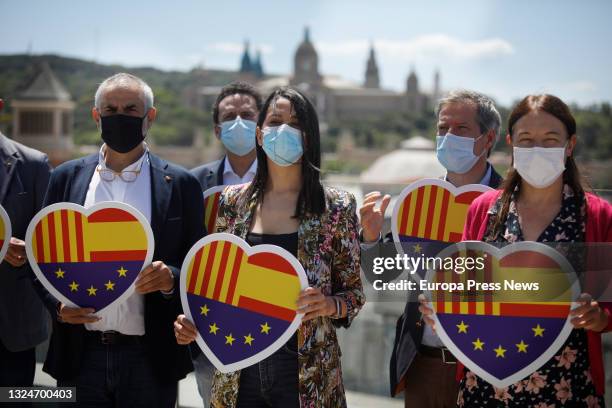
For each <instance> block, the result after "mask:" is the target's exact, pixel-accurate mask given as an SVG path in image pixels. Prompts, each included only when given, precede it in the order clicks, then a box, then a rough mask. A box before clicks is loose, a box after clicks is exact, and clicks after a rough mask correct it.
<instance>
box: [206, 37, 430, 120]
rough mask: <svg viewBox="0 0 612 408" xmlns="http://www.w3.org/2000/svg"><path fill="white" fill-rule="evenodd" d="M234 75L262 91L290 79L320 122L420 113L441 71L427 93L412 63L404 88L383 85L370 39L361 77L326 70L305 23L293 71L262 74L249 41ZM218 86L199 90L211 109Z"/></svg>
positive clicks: (424, 107)
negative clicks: (357, 80) (350, 78)
mask: <svg viewBox="0 0 612 408" xmlns="http://www.w3.org/2000/svg"><path fill="white" fill-rule="evenodd" d="M238 77H239V78H240V79H242V80H245V81H248V82H251V83H253V84H254V85H255V86H257V87H258V88H259V89H260V91H261V92H262V93H263V94H264V95H266V94H268V93H269V92H271V91H272V90H273V89H274V88H276V87H279V86H286V85H291V86H294V87H296V88H298V89H300V90H301V91H303V92H305V93H306V94H307V95H308V96H309V97H310V99H311V101H312V102H313V103H314V105H315V106H316V108H317V112H318V114H319V119H320V120H321V121H323V122H332V121H337V120H340V121H342V120H353V119H362V118H366V117H376V116H380V115H385V114H393V113H418V112H420V111H422V110H424V109H429V108H431V106H432V105H433V102H434V101H435V100H436V99H437V98H438V97H439V95H440V74H439V72H436V73H435V74H434V83H433V87H432V91H431V92H430V93H426V92H424V91H423V90H422V89H421V87H420V85H419V79H418V77H417V74H416V72H415V69H414V67H412V69H411V71H410V73H409V75H408V77H407V79H406V87H405V90H404V91H402V92H398V91H394V90H389V89H384V88H382V87H381V78H380V73H379V68H378V62H377V60H376V51H375V49H374V45H372V46H371V47H370V51H369V55H368V58H367V61H366V66H365V75H364V81H363V83H362V84H359V83H354V82H351V81H348V80H346V79H343V78H342V77H340V76H337V75H324V74H322V73H321V72H320V70H319V54H318V53H317V50H316V48H315V46H314V44H313V42H312V41H311V36H310V30H309V29H308V28H305V30H304V38H303V39H302V41H301V42H300V44H299V45H298V47H297V49H296V51H295V54H294V58H293V72H292V73H290V74H288V75H265V73H264V71H263V68H262V61H261V56H260V54H258V57H257V58H256V59H253V58H251V56H250V50H249V44H248V42H247V43H245V50H244V53H243V54H242V56H241V60H240V70H239V75H238ZM220 89H221V88H220V87H214V86H213V87H210V86H209V87H203V88H201V89H200V90H199V97H198V101H199V106H200V107H201V108H202V109H205V110H210V108H211V106H212V103H213V102H214V100H215V98H216V95H217V94H218V92H219V91H220Z"/></svg>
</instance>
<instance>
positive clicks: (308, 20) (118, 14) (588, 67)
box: [0, 0, 612, 105]
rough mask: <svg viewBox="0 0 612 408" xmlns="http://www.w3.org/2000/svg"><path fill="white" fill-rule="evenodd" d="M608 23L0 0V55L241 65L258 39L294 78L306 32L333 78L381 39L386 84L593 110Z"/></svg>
mask: <svg viewBox="0 0 612 408" xmlns="http://www.w3.org/2000/svg"><path fill="white" fill-rule="evenodd" d="M610 16H612V2H611V1H607V0H589V1H582V2H578V1H574V0H571V1H570V0H556V1H554V0H513V1H510V0H464V1H447V0H429V1H412V0H403V1H386V0H379V1H371V0H370V1H362V0H352V1H343V0H307V1H303V0H291V1H276V0H270V1H267V0H259V1H253V0H251V1H243V0H230V1H204V0H174V1H168V0H164V1H161V0H148V1H132V2H118V3H111V2H86V1H77V0H61V1H48V0H45V1H43V0H0V54H3V55H5V54H17V53H25V52H28V51H29V52H31V53H33V54H45V53H55V54H60V55H63V56H70V57H77V58H82V59H86V60H95V61H97V62H100V63H118V64H123V65H126V66H128V67H136V66H138V67H140V66H153V67H157V68H160V69H175V70H183V71H186V70H189V69H191V68H193V67H194V66H196V65H202V66H203V67H205V68H221V69H232V70H235V69H237V68H238V65H239V60H240V55H241V53H242V50H243V47H244V42H245V40H249V41H250V44H251V50H252V51H255V50H257V49H259V50H261V52H262V59H263V66H264V70H265V71H266V72H268V73H277V74H289V73H290V72H292V69H293V56H294V53H295V50H296V48H297V46H298V45H299V42H300V41H301V40H302V38H303V36H304V27H305V26H309V27H310V33H311V39H312V41H313V43H314V45H315V48H316V49H317V51H318V53H319V71H320V72H321V73H322V74H324V75H339V76H341V77H343V78H345V79H348V80H351V81H354V82H357V83H362V82H363V80H364V72H365V66H366V60H367V56H368V50H369V47H370V45H371V44H373V45H374V47H375V50H376V56H377V62H378V67H379V71H380V77H381V84H382V86H383V87H384V88H388V89H394V90H403V89H404V88H405V83H406V78H407V76H408V74H409V72H410V70H411V69H414V70H415V72H416V74H417V75H418V78H419V86H420V87H421V89H423V90H424V91H429V90H431V88H432V86H433V77H434V72H435V71H436V70H439V71H440V75H441V86H442V89H443V90H450V89H453V88H470V89H475V90H479V91H481V92H484V93H487V94H489V95H491V96H492V97H494V98H495V99H496V100H497V101H498V102H500V103H502V104H505V105H509V104H511V103H512V102H514V101H516V100H517V99H519V98H521V97H523V96H525V95H527V94H529V93H541V92H548V93H553V94H556V95H558V96H560V97H561V98H563V99H564V100H566V101H567V102H575V103H579V104H582V105H585V104H591V103H598V102H602V101H608V102H609V101H612V75H611V72H612V45H611V40H612V24H609V21H608V19H609V18H610Z"/></svg>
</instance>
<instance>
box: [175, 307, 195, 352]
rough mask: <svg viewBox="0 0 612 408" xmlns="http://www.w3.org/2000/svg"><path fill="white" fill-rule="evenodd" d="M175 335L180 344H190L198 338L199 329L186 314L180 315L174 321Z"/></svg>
mask: <svg viewBox="0 0 612 408" xmlns="http://www.w3.org/2000/svg"><path fill="white" fill-rule="evenodd" d="M174 335H175V336H176V342H177V343H178V344H180V345H185V344H189V343H191V342H192V341H194V340H195V339H196V335H197V331H196V328H195V326H194V325H193V323H191V322H190V321H189V319H187V317H186V316H185V315H183V314H182V315H178V317H177V318H176V320H175V321H174Z"/></svg>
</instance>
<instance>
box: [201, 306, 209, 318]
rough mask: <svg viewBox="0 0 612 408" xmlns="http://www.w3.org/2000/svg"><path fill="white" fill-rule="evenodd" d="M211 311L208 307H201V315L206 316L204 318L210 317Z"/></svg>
mask: <svg viewBox="0 0 612 408" xmlns="http://www.w3.org/2000/svg"><path fill="white" fill-rule="evenodd" d="M209 311H210V309H209V308H208V306H206V305H204V306H200V314H201V315H204V316H208V312H209Z"/></svg>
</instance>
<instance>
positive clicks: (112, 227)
mask: <svg viewBox="0 0 612 408" xmlns="http://www.w3.org/2000/svg"><path fill="white" fill-rule="evenodd" d="M153 249H154V240H153V232H152V231H151V226H150V225H149V222H148V221H147V219H146V218H145V216H144V215H142V213H140V212H139V211H138V210H137V209H135V208H134V207H132V206H130V205H128V204H125V203H120V202H116V201H107V202H101V203H98V204H95V205H93V206H91V207H89V208H84V207H82V206H80V205H78V204H74V203H56V204H52V205H50V206H48V207H45V208H43V209H42V210H40V212H38V214H36V216H35V217H34V218H33V219H32V221H31V222H30V224H29V225H28V230H27V232H26V252H27V254H28V260H29V261H30V265H31V266H32V270H33V271H34V273H35V274H36V277H37V278H38V279H39V280H40V282H41V283H42V284H43V285H44V287H45V288H46V289H47V290H48V291H49V292H50V293H51V294H52V295H53V296H55V297H56V298H57V299H58V300H59V301H61V302H62V303H64V304H67V305H70V306H77V307H91V308H93V309H95V310H96V313H99V312H100V311H102V310H104V309H106V308H108V307H110V306H112V305H115V304H118V303H120V302H121V301H123V300H124V299H126V298H127V297H129V296H130V295H131V294H132V293H133V291H134V281H135V280H136V277H137V276H138V274H139V273H140V271H141V270H142V269H143V268H144V267H145V266H147V265H149V264H150V263H151V260H152V258H153Z"/></svg>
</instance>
